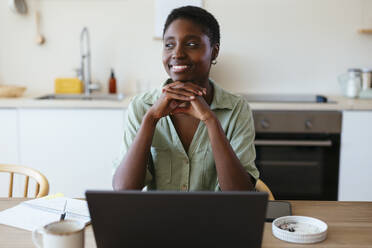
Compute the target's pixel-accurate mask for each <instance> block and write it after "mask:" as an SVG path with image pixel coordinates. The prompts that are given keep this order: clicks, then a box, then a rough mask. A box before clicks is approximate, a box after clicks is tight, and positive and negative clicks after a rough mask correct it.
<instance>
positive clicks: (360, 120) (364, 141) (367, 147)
mask: <svg viewBox="0 0 372 248" xmlns="http://www.w3.org/2000/svg"><path fill="white" fill-rule="evenodd" d="M371 140H372V111H344V112H343V118H342V133H341V157H340V177H339V194H338V200H340V201H372V190H371V189H372V180H371V175H372V148H371Z"/></svg>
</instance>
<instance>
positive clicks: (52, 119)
mask: <svg viewBox="0 0 372 248" xmlns="http://www.w3.org/2000/svg"><path fill="white" fill-rule="evenodd" d="M124 113H125V111H124V110H123V109H49V108H48V109H20V110H19V136H20V139H19V140H20V148H19V149H20V152H21V162H22V164H25V165H28V166H31V167H33V168H35V169H37V170H39V171H41V172H42V173H43V174H45V176H46V177H47V178H48V180H49V183H50V193H51V194H53V193H58V192H61V193H63V194H65V195H66V196H69V197H84V193H85V190H87V189H111V188H112V187H111V179H112V163H113V161H114V160H115V158H116V157H117V155H118V153H119V147H120V143H121V139H122V135H123V122H124Z"/></svg>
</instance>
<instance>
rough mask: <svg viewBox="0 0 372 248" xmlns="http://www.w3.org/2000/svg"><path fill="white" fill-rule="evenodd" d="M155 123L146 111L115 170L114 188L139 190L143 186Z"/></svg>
mask: <svg viewBox="0 0 372 248" xmlns="http://www.w3.org/2000/svg"><path fill="white" fill-rule="evenodd" d="M156 123H157V120H156V119H154V118H153V117H152V116H151V114H149V112H147V113H146V114H145V116H144V118H143V120H142V124H141V126H140V128H139V130H138V133H137V135H136V137H135V139H134V141H133V143H132V145H131V146H130V148H129V150H128V152H127V154H126V155H125V157H124V159H123V161H122V162H121V164H120V166H119V167H118V168H117V170H116V172H115V175H114V178H113V187H114V190H123V189H138V190H140V189H142V188H143V187H144V181H145V177H146V165H147V162H148V159H149V156H150V147H151V143H152V138H153V136H154V132H155V127H156Z"/></svg>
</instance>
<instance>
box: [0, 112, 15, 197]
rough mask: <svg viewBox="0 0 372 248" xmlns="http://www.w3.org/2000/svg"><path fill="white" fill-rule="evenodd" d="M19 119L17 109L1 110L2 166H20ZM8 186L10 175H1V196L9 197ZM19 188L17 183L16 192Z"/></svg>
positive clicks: (0, 162) (0, 150)
mask: <svg viewBox="0 0 372 248" xmlns="http://www.w3.org/2000/svg"><path fill="white" fill-rule="evenodd" d="M17 119H18V117H17V110H16V109H0V164H19V160H18V135H17V134H18V120H17ZM17 182H18V180H17ZM8 186H9V174H8V173H0V196H2V197H5V196H8ZM18 188H19V187H18V186H17V184H16V181H15V185H14V192H15V191H17V189H18ZM15 193H16V192H15Z"/></svg>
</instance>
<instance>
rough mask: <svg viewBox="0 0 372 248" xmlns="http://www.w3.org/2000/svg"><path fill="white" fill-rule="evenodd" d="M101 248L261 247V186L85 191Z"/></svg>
mask: <svg viewBox="0 0 372 248" xmlns="http://www.w3.org/2000/svg"><path fill="white" fill-rule="evenodd" d="M86 198H87V200H88V206H89V211H90V215H91V219H92V225H93V230H94V235H95V239H96V242H97V247H98V248H108V247H131V248H133V247H147V246H148V247H188V248H190V247H203V248H204V247H214V248H218V247H221V248H222V247H223V248H226V247H253V248H255V247H257V248H258V247H261V242H262V232H263V227H264V221H265V213H266V206H267V194H266V193H262V192H164V191H149V192H141V191H87V192H86Z"/></svg>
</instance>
